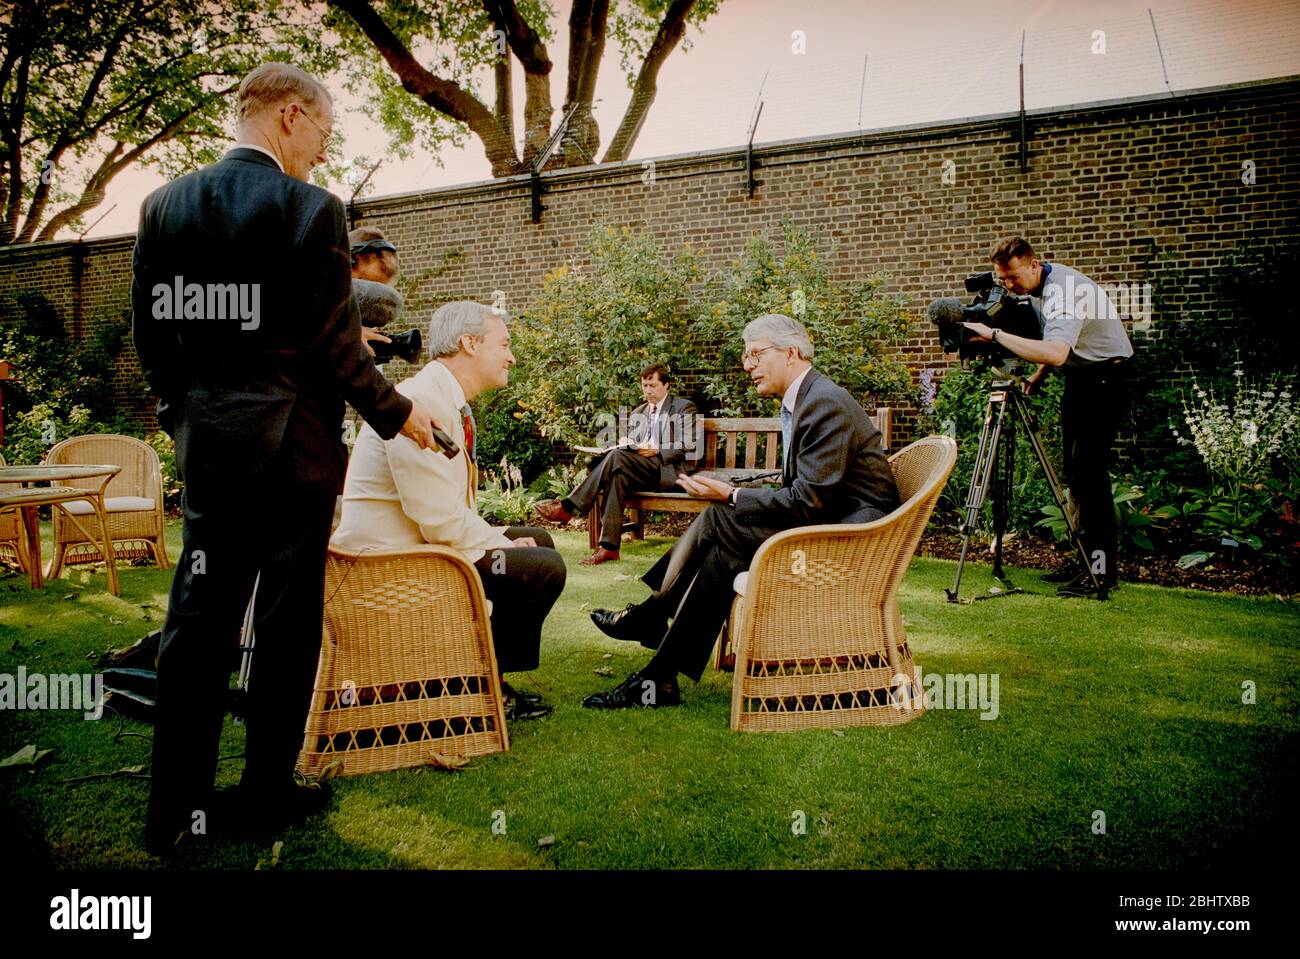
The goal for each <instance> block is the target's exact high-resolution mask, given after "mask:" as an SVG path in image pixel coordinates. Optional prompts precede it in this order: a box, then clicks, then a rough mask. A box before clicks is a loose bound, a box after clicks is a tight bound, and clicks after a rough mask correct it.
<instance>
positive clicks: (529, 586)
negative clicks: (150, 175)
mask: <svg viewBox="0 0 1300 959" xmlns="http://www.w3.org/2000/svg"><path fill="white" fill-rule="evenodd" d="M504 533H505V535H506V536H507V537H509V538H510V539H521V538H525V537H529V536H531V537H532V538H533V539H534V540H535V541H536V542H537V545H536V546H523V547H520V546H516V547H513V548H511V549H490V550H488V551H487V552H486V553H484V554H483V556H482V558H481V559H479V561H478V562H476V563H475V564H474V568H475V569H476V570H477V571H478V576H479V579H480V580H482V581H483V593H484V595H486V596H487V598H488V599H490V600H491V601H492V644H493V648H494V649H495V650H496V654H497V668H498V669H499V670H500V671H501V672H503V673H516V672H521V671H523V670H529V669H536V668H537V663H538V659H539V655H540V650H541V646H542V622H543V621H544V620H545V619H546V614H547V613H549V612H550V611H551V607H552V606H554V605H555V601H556V600H557V599H559V598H560V593H562V592H563V591H564V577H565V569H564V559H563V557H561V556H560V554H559V553H558V552H556V550H555V542H554V541H553V540H552V539H551V534H550V533H548V532H546V530H544V529H536V528H534V527H532V526H511V527H509V528H507V529H506V530H504Z"/></svg>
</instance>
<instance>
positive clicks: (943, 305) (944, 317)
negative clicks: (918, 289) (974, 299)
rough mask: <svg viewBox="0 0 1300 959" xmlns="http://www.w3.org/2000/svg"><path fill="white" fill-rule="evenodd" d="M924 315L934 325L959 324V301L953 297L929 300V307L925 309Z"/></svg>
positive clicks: (960, 311)
mask: <svg viewBox="0 0 1300 959" xmlns="http://www.w3.org/2000/svg"><path fill="white" fill-rule="evenodd" d="M925 315H926V316H927V317H928V318H929V320H930V322H931V323H934V324H936V325H938V324H941V323H960V322H961V321H962V306H961V300H959V299H957V297H955V296H941V297H940V298H939V299H937V300H931V301H930V305H929V306H927V307H926V308H925Z"/></svg>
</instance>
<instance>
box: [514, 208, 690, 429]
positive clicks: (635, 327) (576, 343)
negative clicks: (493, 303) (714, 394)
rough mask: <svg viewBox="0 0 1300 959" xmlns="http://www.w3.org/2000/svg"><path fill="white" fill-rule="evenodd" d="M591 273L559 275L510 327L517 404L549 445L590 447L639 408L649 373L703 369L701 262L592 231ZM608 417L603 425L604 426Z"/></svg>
mask: <svg viewBox="0 0 1300 959" xmlns="http://www.w3.org/2000/svg"><path fill="white" fill-rule="evenodd" d="M587 250H588V252H589V254H590V256H591V259H592V265H591V267H590V268H589V269H587V270H576V269H570V268H569V267H567V266H562V267H560V268H559V269H558V270H555V271H554V272H552V273H551V274H549V275H548V276H547V277H546V279H545V281H544V282H543V285H542V291H541V294H540V295H539V296H538V297H537V299H536V300H535V301H534V302H533V304H532V305H531V306H529V307H528V309H527V310H525V311H524V312H523V313H522V314H520V315H519V316H518V317H516V318H515V320H514V325H513V327H512V329H511V336H512V338H513V340H514V345H513V349H514V354H515V357H516V359H517V360H518V365H517V366H516V367H515V369H514V372H513V373H512V374H511V380H512V382H511V385H510V387H509V390H510V393H511V395H512V396H513V397H514V400H515V403H516V405H517V406H518V409H517V410H515V412H516V413H517V414H519V416H518V418H519V419H521V420H528V421H530V422H531V423H532V424H534V425H535V426H536V428H537V429H538V430H539V432H541V434H542V435H543V436H546V437H548V438H552V439H559V440H563V441H565V442H570V443H573V442H590V441H591V440H592V439H593V438H594V437H595V436H596V435H597V433H598V432H600V431H601V430H602V428H604V427H605V426H606V425H607V424H608V422H609V421H608V417H611V416H616V415H617V413H618V410H619V408H620V407H627V406H633V405H635V404H637V403H640V402H641V394H640V389H639V380H638V375H639V373H640V372H641V370H642V369H643V368H644V367H645V366H646V364H648V363H651V362H656V363H667V364H668V365H669V367H670V368H671V369H673V370H677V371H681V370H683V369H689V368H691V367H694V366H696V365H698V362H699V358H698V354H697V352H696V350H695V347H694V346H693V345H692V343H691V340H690V310H691V306H690V302H689V296H690V289H691V286H692V284H694V283H695V282H696V281H697V280H698V277H699V268H698V265H697V263H696V257H695V253H694V251H693V250H691V248H690V247H689V246H688V247H683V248H682V249H680V250H678V251H676V252H675V253H672V254H665V253H662V252H660V250H659V248H658V245H657V244H656V242H655V238H654V236H653V234H649V233H633V232H632V231H631V230H629V229H627V228H626V227H624V228H623V229H622V230H618V229H614V228H612V227H606V228H598V229H596V230H595V231H594V232H593V233H592V235H591V237H590V239H589V240H588V244H587ZM602 417H605V419H602Z"/></svg>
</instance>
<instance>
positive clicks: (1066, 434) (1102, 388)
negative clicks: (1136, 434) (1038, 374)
mask: <svg viewBox="0 0 1300 959" xmlns="http://www.w3.org/2000/svg"><path fill="white" fill-rule="evenodd" d="M1062 369H1063V371H1064V373H1065V392H1064V393H1063V394H1062V396H1061V438H1062V445H1063V456H1062V466H1063V469H1062V473H1063V478H1064V480H1065V483H1066V485H1067V486H1069V488H1070V493H1071V495H1072V496H1073V497H1074V502H1075V504H1076V505H1077V506H1078V507H1079V538H1080V539H1081V540H1083V546H1084V549H1085V551H1086V552H1087V553H1088V556H1089V558H1090V559H1091V560H1092V562H1093V563H1094V568H1096V563H1097V561H1098V560H1099V559H1100V560H1101V561H1102V565H1101V567H1100V574H1099V575H1100V576H1101V577H1102V578H1104V579H1106V580H1108V581H1110V582H1113V581H1114V580H1115V577H1116V575H1117V574H1118V573H1119V532H1118V529H1117V527H1116V525H1115V505H1114V497H1113V496H1112V495H1111V489H1110V460H1111V447H1112V446H1114V445H1115V433H1116V432H1117V431H1118V430H1119V421H1120V419H1121V418H1122V417H1123V415H1124V410H1125V408H1126V405H1127V399H1128V397H1127V394H1128V370H1127V363H1125V362H1120V363H1112V362H1104V363H1097V364H1093V365H1089V366H1066V367H1062ZM1099 553H1100V555H1099Z"/></svg>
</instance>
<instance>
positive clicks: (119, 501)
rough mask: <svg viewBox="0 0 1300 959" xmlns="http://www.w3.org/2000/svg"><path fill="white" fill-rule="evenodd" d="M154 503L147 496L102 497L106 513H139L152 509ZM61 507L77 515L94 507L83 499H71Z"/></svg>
mask: <svg viewBox="0 0 1300 959" xmlns="http://www.w3.org/2000/svg"><path fill="white" fill-rule="evenodd" d="M155 505H156V503H155V501H154V500H152V499H150V498H149V497H148V496H106V497H104V511H105V512H108V513H140V512H144V511H147V510H151V509H153V508H154V506H155ZM63 508H64V509H66V510H67V511H68V512H69V513H76V514H77V515H79V516H80V515H84V514H87V513H93V512H94V507H92V506H91V505H90V503H89V502H88V501H86V500H84V499H78V500H73V501H72V502H71V503H64V504H63Z"/></svg>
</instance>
